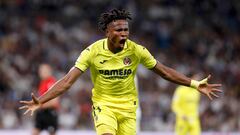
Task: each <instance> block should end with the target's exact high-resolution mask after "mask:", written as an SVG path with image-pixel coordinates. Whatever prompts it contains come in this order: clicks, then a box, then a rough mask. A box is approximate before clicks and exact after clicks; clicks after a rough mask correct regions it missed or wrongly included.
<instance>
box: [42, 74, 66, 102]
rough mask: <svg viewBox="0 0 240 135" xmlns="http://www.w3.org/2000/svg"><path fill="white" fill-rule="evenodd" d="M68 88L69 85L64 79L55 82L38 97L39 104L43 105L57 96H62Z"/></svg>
mask: <svg viewBox="0 0 240 135" xmlns="http://www.w3.org/2000/svg"><path fill="white" fill-rule="evenodd" d="M69 88H70V85H69V84H67V82H66V80H65V78H62V79H60V80H59V81H57V82H56V83H55V84H54V85H53V86H52V87H50V88H49V90H48V91H47V92H46V93H45V94H43V95H42V96H40V97H39V102H40V103H41V104H44V103H46V102H48V101H49V100H51V99H54V98H56V97H58V96H59V95H61V94H63V93H64V92H65V91H66V90H68V89H69Z"/></svg>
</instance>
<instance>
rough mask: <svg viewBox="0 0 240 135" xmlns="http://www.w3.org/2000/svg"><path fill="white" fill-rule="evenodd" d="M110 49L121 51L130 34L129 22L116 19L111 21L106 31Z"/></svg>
mask: <svg viewBox="0 0 240 135" xmlns="http://www.w3.org/2000/svg"><path fill="white" fill-rule="evenodd" d="M106 34H107V37H108V42H109V47H110V50H111V51H113V52H114V53H117V52H120V51H122V50H123V48H124V44H125V42H126V40H127V38H128V36H129V28H128V22H127V21H126V20H116V21H113V22H111V23H109V25H108V27H107V31H106Z"/></svg>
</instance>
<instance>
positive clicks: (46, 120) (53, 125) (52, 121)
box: [35, 109, 58, 133]
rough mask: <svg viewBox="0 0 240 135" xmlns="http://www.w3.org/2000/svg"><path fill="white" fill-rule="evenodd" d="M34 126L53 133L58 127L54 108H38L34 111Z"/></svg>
mask: <svg viewBox="0 0 240 135" xmlns="http://www.w3.org/2000/svg"><path fill="white" fill-rule="evenodd" d="M35 128H37V129H39V130H47V131H48V132H50V133H55V132H56V130H57V129H58V116H57V112H56V110H55V109H40V110H38V111H37V113H36V117H35Z"/></svg>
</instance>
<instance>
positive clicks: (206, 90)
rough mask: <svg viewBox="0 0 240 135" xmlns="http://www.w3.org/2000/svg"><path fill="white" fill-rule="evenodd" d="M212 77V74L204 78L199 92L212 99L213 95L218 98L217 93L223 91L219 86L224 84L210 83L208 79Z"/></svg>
mask: <svg viewBox="0 0 240 135" xmlns="http://www.w3.org/2000/svg"><path fill="white" fill-rule="evenodd" d="M210 78H211V75H209V76H208V77H207V78H206V79H204V80H202V81H201V82H200V85H199V87H198V90H199V92H201V93H203V94H205V95H206V96H208V98H209V99H210V100H212V99H213V97H215V98H218V97H219V96H218V95H217V93H221V92H222V90H220V89H219V87H221V86H222V84H208V82H207V81H208V80H209V79H210Z"/></svg>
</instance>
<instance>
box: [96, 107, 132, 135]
mask: <svg viewBox="0 0 240 135" xmlns="http://www.w3.org/2000/svg"><path fill="white" fill-rule="evenodd" d="M92 115H93V119H94V124H95V129H96V131H97V135H102V134H104V133H111V134H113V135H136V110H133V111H132V112H129V111H128V112H127V111H125V110H120V109H114V108H111V107H108V106H93V110H92Z"/></svg>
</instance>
